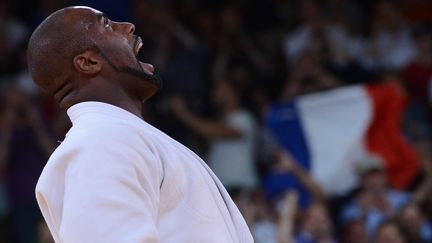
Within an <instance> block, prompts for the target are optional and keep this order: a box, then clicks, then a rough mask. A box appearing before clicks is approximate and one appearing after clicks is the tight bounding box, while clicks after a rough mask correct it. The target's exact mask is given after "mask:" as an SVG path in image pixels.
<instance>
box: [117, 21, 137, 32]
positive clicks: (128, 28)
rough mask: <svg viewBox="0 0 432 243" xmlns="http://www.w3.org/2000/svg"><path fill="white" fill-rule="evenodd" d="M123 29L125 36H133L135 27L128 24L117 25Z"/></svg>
mask: <svg viewBox="0 0 432 243" xmlns="http://www.w3.org/2000/svg"><path fill="white" fill-rule="evenodd" d="M118 24H119V25H120V26H122V28H123V29H124V32H125V33H127V34H133V33H134V32H135V25H134V24H132V23H129V22H121V23H118Z"/></svg>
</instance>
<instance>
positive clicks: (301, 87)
mask: <svg viewBox="0 0 432 243" xmlns="http://www.w3.org/2000/svg"><path fill="white" fill-rule="evenodd" d="M341 84H342V83H341V81H340V80H339V79H337V78H336V77H335V76H334V75H333V74H331V73H329V72H328V71H327V70H326V69H325V68H324V67H323V66H322V64H321V63H320V62H319V60H317V58H316V57H315V56H313V53H310V52H304V53H302V54H301V55H300V56H299V58H298V61H297V62H296V64H295V65H294V67H293V69H292V72H291V73H290V75H289V76H288V78H287V80H286V82H285V86H284V87H283V90H282V95H281V98H280V99H281V100H284V101H288V100H291V99H292V98H294V97H295V96H298V95H303V94H309V93H313V92H318V91H322V90H326V89H330V88H335V87H337V86H340V85H341Z"/></svg>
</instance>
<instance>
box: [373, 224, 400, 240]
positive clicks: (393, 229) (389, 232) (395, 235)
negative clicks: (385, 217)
mask: <svg viewBox="0 0 432 243" xmlns="http://www.w3.org/2000/svg"><path fill="white" fill-rule="evenodd" d="M373 242H376V243H408V241H407V240H406V239H405V237H404V235H403V234H402V231H401V229H400V228H399V226H398V225H397V224H396V223H394V222H391V221H388V222H384V223H382V224H381V225H380V226H379V227H378V230H377V233H376V237H375V240H374V241H373Z"/></svg>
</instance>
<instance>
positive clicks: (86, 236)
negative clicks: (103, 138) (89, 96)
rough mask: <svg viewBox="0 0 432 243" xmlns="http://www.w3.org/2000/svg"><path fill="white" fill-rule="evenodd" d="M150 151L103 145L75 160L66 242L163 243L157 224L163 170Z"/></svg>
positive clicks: (67, 196) (67, 192) (68, 180)
mask: <svg viewBox="0 0 432 243" xmlns="http://www.w3.org/2000/svg"><path fill="white" fill-rule="evenodd" d="M143 150H145V148H143ZM147 150H148V151H141V149H140V152H138V151H135V150H134V149H131V148H130V146H127V145H124V144H113V143H108V142H106V143H103V142H102V143H101V144H97V145H92V146H87V147H85V148H81V149H78V151H77V152H76V155H74V156H73V157H72V158H69V159H70V163H68V168H67V170H66V175H65V180H64V182H65V185H64V201H63V214H62V220H61V226H60V229H59V237H60V239H61V241H62V242H64V243H78V242H80V243H98V242H104V243H110V242H113V243H114V242H115V243H119V242H125V243H126V242H133V243H135V242H142V243H153V242H159V236H158V232H157V229H156V226H155V224H156V218H157V212H158V204H159V203H158V202H159V186H160V180H161V178H160V176H159V175H160V167H158V164H157V163H156V161H155V157H154V156H152V154H151V152H150V150H149V149H147Z"/></svg>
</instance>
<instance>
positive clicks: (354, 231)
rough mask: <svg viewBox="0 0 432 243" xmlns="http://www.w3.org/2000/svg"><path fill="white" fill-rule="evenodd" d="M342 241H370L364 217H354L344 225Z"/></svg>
mask: <svg viewBox="0 0 432 243" xmlns="http://www.w3.org/2000/svg"><path fill="white" fill-rule="evenodd" d="M341 231H342V235H341V241H342V242H344V243H368V242H369V238H368V235H367V232H366V225H365V222H364V220H363V219H353V220H349V221H347V222H345V223H344V225H343V226H342V229H341Z"/></svg>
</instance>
